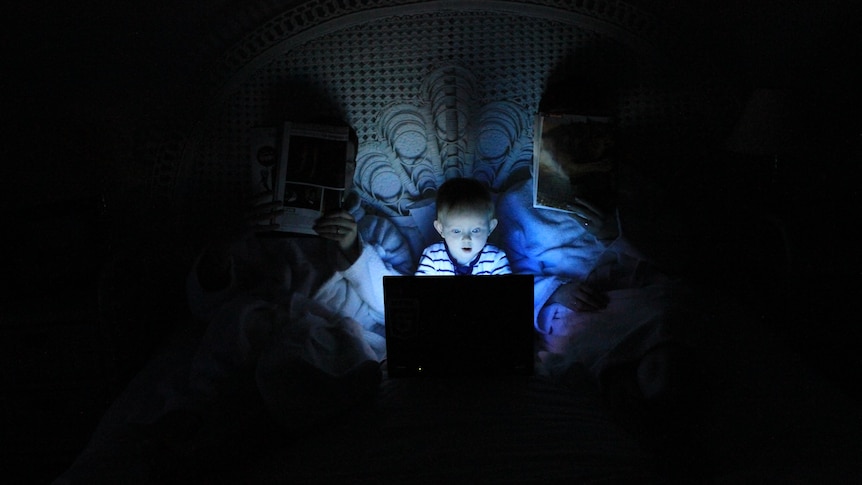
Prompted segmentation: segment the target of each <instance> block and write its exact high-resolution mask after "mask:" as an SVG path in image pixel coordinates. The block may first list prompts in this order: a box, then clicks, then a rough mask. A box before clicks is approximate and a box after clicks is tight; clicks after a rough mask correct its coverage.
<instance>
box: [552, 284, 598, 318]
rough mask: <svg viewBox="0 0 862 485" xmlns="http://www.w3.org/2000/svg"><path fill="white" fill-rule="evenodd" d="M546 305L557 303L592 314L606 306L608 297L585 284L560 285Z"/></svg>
mask: <svg viewBox="0 0 862 485" xmlns="http://www.w3.org/2000/svg"><path fill="white" fill-rule="evenodd" d="M548 303H559V304H561V305H564V306H566V307H568V308H571V309H572V310H576V311H579V312H594V311H597V310H602V309H604V308H607V306H608V295H607V294H605V293H604V292H601V291H598V290H595V289H593V288H592V287H590V286H588V285H586V284H580V285H571V284H570V285H562V286H560V287H559V288H557V290H556V291H555V292H554V293H553V294H552V295H551V298H550V299H549V300H548Z"/></svg>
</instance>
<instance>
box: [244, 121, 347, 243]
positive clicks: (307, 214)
mask: <svg viewBox="0 0 862 485" xmlns="http://www.w3.org/2000/svg"><path fill="white" fill-rule="evenodd" d="M251 137H252V139H251V145H252V151H253V157H254V158H253V165H254V170H253V176H254V179H253V183H254V184H255V190H256V193H261V192H264V193H266V192H271V193H272V200H273V201H274V202H280V203H281V204H282V205H283V208H284V212H283V213H282V214H280V215H277V216H273V217H272V218H271V219H270V221H269V225H270V226H272V228H273V230H274V231H276V232H282V233H292V234H306V235H315V234H316V233H315V232H314V230H313V229H312V227H313V226H314V222H315V221H316V220H317V219H318V218H320V216H322V215H323V214H324V213H326V212H329V211H332V210H336V209H338V208H340V207H341V202H342V199H343V197H344V192H345V190H346V189H347V187H348V186H349V184H348V180H347V177H348V176H352V174H351V173H349V172H348V170H347V166H348V163H352V161H353V159H354V158H355V155H356V147H355V144H354V142H353V141H352V140H351V137H350V128H349V127H348V126H335V125H324V124H310V123H295V122H285V123H284V124H283V126H282V127H281V129H280V130H279V129H278V128H256V129H254V130H252V134H251ZM270 147H272V149H270Z"/></svg>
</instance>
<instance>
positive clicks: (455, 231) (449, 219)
mask: <svg viewBox="0 0 862 485" xmlns="http://www.w3.org/2000/svg"><path fill="white" fill-rule="evenodd" d="M495 227H497V219H489V218H488V214H487V212H484V211H481V210H479V211H459V212H455V213H451V212H450V213H444V214H440V215H439V218H438V219H437V220H436V221H434V228H435V229H437V232H439V233H440V235H441V236H443V240H444V241H446V245H447V246H448V247H449V252H450V253H451V254H452V257H454V258H455V261H457V262H458V264H463V265H466V264H469V263H470V262H471V261H473V258H475V257H476V255H477V254H479V251H481V250H482V248H483V247H485V243H486V242H488V236H490V235H491V231H493V230H494V228H495Z"/></svg>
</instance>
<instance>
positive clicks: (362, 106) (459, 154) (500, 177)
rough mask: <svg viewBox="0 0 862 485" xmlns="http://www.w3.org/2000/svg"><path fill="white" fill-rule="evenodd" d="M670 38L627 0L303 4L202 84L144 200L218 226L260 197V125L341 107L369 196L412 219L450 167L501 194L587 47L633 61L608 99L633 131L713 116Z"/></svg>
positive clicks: (359, 179) (359, 178) (231, 53)
mask: <svg viewBox="0 0 862 485" xmlns="http://www.w3.org/2000/svg"><path fill="white" fill-rule="evenodd" d="M674 42H676V40H675V39H674V37H673V31H672V29H670V28H668V27H667V26H665V25H663V24H662V23H661V22H660V20H659V19H657V18H655V17H654V16H651V15H649V14H647V13H645V12H644V11H641V10H639V9H637V8H635V7H634V6H632V5H630V4H627V3H625V2H620V1H610V0H608V1H603V0H589V1H587V0H581V1H571V2H569V1H553V0H545V1H541V0H536V1H527V2H512V1H493V0H491V1H446V0H440V1H424V2H415V1H412V2H411V1H403V0H400V1H399V0H364V1H359V0H353V1H343V0H342V1H336V0H314V1H306V2H301V3H299V4H296V2H293V6H292V7H290V8H289V9H287V10H285V11H283V12H281V13H279V14H276V15H273V16H271V17H270V18H269V20H267V21H265V22H264V23H263V24H262V25H260V26H259V27H258V28H257V29H255V30H253V31H252V32H250V33H248V34H247V35H246V36H245V37H244V38H243V40H242V41H240V42H239V43H237V44H235V45H234V46H233V47H231V48H230V49H228V50H227V51H226V52H224V54H223V56H222V57H221V59H220V62H219V63H218V65H217V66H215V68H213V69H212V70H211V71H210V72H209V76H208V77H207V78H206V79H202V80H201V84H200V90H201V91H202V92H205V93H207V94H206V97H207V98H208V102H207V103H206V106H205V108H204V110H202V111H201V112H199V113H195V114H194V118H195V119H194V120H193V123H192V124H190V125H189V126H188V127H187V129H185V130H184V132H182V133H174V134H173V136H172V138H171V139H168V140H164V143H162V144H161V147H160V150H159V151H157V153H156V156H155V160H154V161H153V169H152V172H151V174H152V178H151V184H150V187H149V190H150V194H149V195H150V196H151V197H152V198H153V199H154V200H156V201H159V200H161V201H165V200H170V201H171V203H170V206H171V207H172V208H173V210H175V211H177V212H178V215H177V217H178V218H179V219H178V220H179V221H180V224H185V222H188V221H194V223H195V224H198V225H205V224H208V223H209V222H208V221H210V220H211V219H219V218H222V217H223V213H224V211H230V210H231V208H236V207H239V206H240V205H241V204H242V201H243V200H244V199H245V198H246V197H247V196H248V195H249V194H248V192H249V189H250V182H249V181H250V179H251V177H250V175H249V174H248V170H249V168H248V163H247V161H248V159H249V148H248V134H249V131H250V129H251V128H252V127H254V126H257V125H267V124H270V125H276V124H279V123H281V122H282V121H284V120H288V119H297V118H302V117H308V116H329V117H338V118H341V119H343V120H345V121H347V122H348V123H349V124H350V125H351V126H352V127H353V128H354V129H355V130H356V132H357V135H358V138H359V144H360V146H359V152H358V156H357V161H358V164H357V170H356V177H355V181H356V185H357V187H358V189H359V190H360V193H361V195H362V199H363V201H364V203H365V204H366V205H367V207H368V208H369V209H370V210H374V211H376V212H379V213H380V214H383V215H386V216H389V217H391V218H393V219H394V220H396V221H399V223H402V224H405V225H407V226H410V225H413V224H415V221H413V220H411V219H412V218H411V217H410V215H411V214H415V213H416V212H417V211H421V208H422V207H425V206H426V205H427V202H428V198H429V196H430V195H431V194H432V193H433V189H434V188H435V187H436V186H437V185H438V184H439V183H441V181H442V180H444V179H445V178H447V177H450V176H453V175H466V176H472V177H476V178H479V179H482V180H485V181H487V182H488V184H489V185H490V186H491V187H493V188H494V189H495V190H503V189H505V188H506V187H507V186H509V185H510V184H512V183H513V182H515V181H517V180H520V179H523V178H526V177H529V171H530V160H531V156H532V155H531V153H532V129H533V127H532V122H533V121H532V120H533V114H534V113H535V112H536V111H537V109H538V107H539V103H540V100H541V99H542V96H543V92H544V91H545V89H546V87H547V84H548V82H549V79H550V78H551V76H552V75H553V73H554V72H555V71H556V70H559V69H560V68H561V66H565V67H566V69H568V71H569V72H574V73H576V77H581V78H582V79H587V80H588V79H590V78H591V77H594V76H595V75H596V73H594V72H593V71H591V69H590V67H589V66H586V65H585V66H581V65H579V64H578V60H577V59H578V55H579V54H581V53H584V52H587V51H592V52H596V53H598V54H597V55H603V53H608V52H612V53H613V54H614V56H615V58H614V62H616V63H618V64H619V63H623V64H626V66H627V71H626V74H625V78H624V79H617V80H615V81H616V83H615V85H614V90H613V92H612V93H611V94H612V96H613V99H612V106H611V108H612V109H613V110H614V115H615V116H616V118H617V119H618V120H619V123H620V125H621V127H623V128H625V129H626V130H627V131H628V132H629V133H630V134H632V135H637V134H638V133H651V134H654V133H656V132H657V131H658V130H657V127H660V129H661V131H662V132H664V133H678V132H679V131H680V130H681V129H684V127H688V128H690V127H691V126H692V119H691V117H692V116H701V117H702V118H706V117H707V116H705V115H704V111H705V110H704V109H703V106H705V105H707V104H709V103H710V101H711V100H710V99H708V97H706V95H704V94H703V93H702V92H697V91H696V90H691V89H685V88H684V89H680V86H679V84H678V83H673V82H670V83H669V82H668V77H669V76H671V75H673V72H674V69H672V66H670V65H669V62H668V60H667V58H666V55H665V53H666V52H668V50H670V49H672V45H673V43H674ZM595 65H599V64H595ZM595 87H601V86H600V85H599V84H597V83H593V84H590V83H575V84H574V85H573V87H572V89H573V90H582V91H589V90H590V89H592V88H595ZM590 95H591V94H589V93H587V94H585V95H584V97H585V98H589V96H590ZM183 221H185V222H183Z"/></svg>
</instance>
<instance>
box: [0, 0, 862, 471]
mask: <svg viewBox="0 0 862 485" xmlns="http://www.w3.org/2000/svg"><path fill="white" fill-rule="evenodd" d="M288 3H290V2H277V1H271V2H265V1H260V2H240V1H232V0H215V1H209V2H205V1H202V0H192V1H182V2H179V1H167V0H156V1H152V2H141V1H139V0H130V1H125V2H109V1H100V0H89V1H78V2H59V1H56V0H35V1H31V2H17V3H16V4H13V5H6V6H4V7H2V9H3V10H4V14H3V18H4V19H5V23H6V27H5V28H4V29H3V36H4V39H3V46H4V47H3V49H4V51H5V52H4V65H5V66H4V67H5V69H4V75H3V77H2V93H3V96H2V99H3V106H2V113H3V118H4V121H5V123H4V128H3V133H4V140H6V141H5V142H4V143H3V144H2V145H3V146H2V152H0V153H2V154H3V161H2V163H3V172H2V173H3V175H2V182H3V183H2V185H0V192H2V199H0V200H2V207H0V210H2V214H3V221H2V223H3V225H4V228H3V230H2V234H3V240H4V242H5V244H4V247H6V248H7V252H6V258H5V259H7V263H6V266H7V270H4V272H3V273H4V275H5V277H4V288H3V296H2V299H3V300H2V301H3V309H2V315H0V331H2V332H3V336H2V337H0V339H1V340H2V341H3V344H2V345H3V347H2V350H3V351H4V357H3V358H4V359H5V360H4V361H3V376H4V381H3V383H2V384H3V386H4V389H3V392H2V404H3V407H4V409H3V411H4V413H3V414H4V424H5V426H6V427H7V429H8V430H10V431H9V432H8V433H7V430H4V431H3V435H4V439H3V442H4V444H3V447H4V449H3V450H2V451H3V458H4V459H8V460H10V461H12V462H16V463H17V464H18V466H20V467H22V468H21V469H28V470H31V471H32V470H39V471H37V472H36V474H37V475H38V476H39V477H37V478H36V480H35V483H39V482H42V481H44V479H45V477H48V478H50V477H53V476H56V474H58V473H59V472H60V471H61V470H62V469H63V468H64V467H66V466H68V464H69V463H70V462H71V460H72V459H73V458H74V456H75V454H76V453H77V452H78V451H79V450H80V447H82V446H83V445H84V443H85V442H86V439H87V437H88V435H89V433H90V432H92V427H93V426H94V424H95V423H96V421H97V420H98V417H99V415H100V414H101V412H103V410H104V408H105V406H106V405H107V403H108V402H110V400H111V398H112V397H113V396H115V395H116V393H117V392H118V391H119V389H121V387H122V384H123V383H124V382H125V380H126V379H128V377H129V376H130V375H131V374H132V373H133V372H134V370H135V369H136V368H137V366H139V365H140V364H141V362H142V359H143V358H144V357H145V355H146V353H147V351H148V350H149V349H150V348H152V345H154V344H155V342H156V341H157V340H158V339H159V337H160V333H161V332H162V331H163V330H164V328H163V327H155V328H154V329H152V331H142V332H141V333H138V334H133V335H131V336H126V338H127V340H128V341H127V342H126V343H125V345H126V346H125V347H124V348H125V349H134V350H136V351H137V352H138V354H135V353H134V352H132V353H131V354H129V355H127V357H128V358H126V359H122V358H120V357H118V356H117V355H114V354H111V352H116V349H115V348H114V347H111V345H112V342H111V341H110V338H107V337H106V335H108V334H109V333H110V332H106V329H105V328H104V324H103V323H100V311H101V310H100V308H99V300H98V296H99V294H98V291H97V287H98V285H99V281H100V275H102V274H103V273H104V261H105V259H106V258H107V257H108V255H110V254H111V252H112V251H114V250H115V249H116V248H115V247H114V245H115V243H116V241H117V240H118V239H123V238H134V237H136V235H137V234H138V233H137V231H138V230H140V229H141V228H139V227H136V224H135V220H134V218H135V217H138V216H139V214H138V213H136V212H135V211H134V210H128V208H127V207H126V206H124V205H122V204H115V203H114V200H116V194H112V193H111V191H112V189H111V187H116V186H120V187H123V190H124V191H125V197H124V199H123V200H125V201H128V200H134V199H135V195H136V194H140V198H141V200H143V199H144V198H145V196H146V187H145V183H146V181H147V178H148V177H149V176H150V173H149V171H148V167H146V166H135V165H134V164H132V165H129V164H123V163H118V155H117V154H118V153H122V147H123V145H124V144H125V143H131V142H133V140H134V137H135V134H136V133H138V132H140V131H141V130H151V129H163V130H170V129H171V128H173V127H182V126H183V124H184V123H186V122H188V121H189V119H190V118H193V117H194V113H195V112H196V110H197V109H198V108H199V107H200V105H201V103H203V102H204V101H203V100H202V99H200V97H199V90H197V89H196V87H197V85H198V82H199V80H200V77H201V76H202V75H203V73H204V72H205V71H206V69H207V68H208V66H209V65H210V63H212V62H214V61H215V60H217V59H218V56H219V54H220V53H221V52H222V49H223V48H225V47H227V46H228V45H230V44H231V43H232V42H233V41H236V40H237V39H238V38H240V36H241V34H242V33H243V32H244V31H245V30H248V29H251V28H253V27H255V26H257V25H259V24H260V23H261V22H262V20H263V19H265V18H266V15H267V14H268V12H269V11H271V10H275V9H277V7H278V6H279V5H281V6H283V5H285V4H288ZM632 3H634V4H636V5H638V6H641V7H642V8H644V9H646V10H649V11H654V12H656V14H657V15H659V16H661V17H662V18H665V19H667V21H668V23H669V24H670V25H672V26H674V28H675V29H676V30H677V31H678V32H679V37H680V38H681V39H684V41H683V42H680V43H679V44H678V45H677V46H676V47H675V50H674V51H673V52H670V55H671V58H672V60H673V61H674V62H675V63H676V64H677V65H678V66H680V67H681V68H684V69H685V70H686V71H687V72H689V73H690V75H691V76H692V77H693V78H697V79H701V80H706V81H707V83H709V84H711V85H719V86H723V87H726V88H728V89H729V90H731V91H734V92H737V93H739V95H740V99H743V100H744V99H745V97H746V93H749V92H751V91H753V90H754V89H756V88H787V89H790V90H791V91H792V93H793V95H794V99H796V100H797V102H798V103H799V104H798V105H799V106H800V111H799V113H800V114H804V116H800V118H802V119H804V120H805V123H804V124H802V125H800V126H801V130H800V135H799V138H800V140H799V141H800V145H801V147H800V148H799V150H798V151H797V152H795V153H793V154H789V155H787V156H786V157H784V158H783V159H782V172H781V174H780V175H781V178H780V180H779V181H778V184H774V183H771V182H768V181H766V180H764V179H763V178H762V177H761V178H759V176H750V177H749V176H747V175H746V174H744V173H743V174H740V173H739V171H738V170H737V169H738V163H740V162H739V160H730V161H728V160H727V159H726V157H725V154H722V153H719V152H718V151H716V150H712V151H711V152H710V153H705V152H706V150H704V151H703V152H704V153H703V155H704V157H705V158H708V159H714V160H716V163H715V164H712V165H709V169H708V170H709V172H710V174H709V177H710V178H709V181H710V183H709V184H706V186H704V185H703V184H702V182H703V169H702V165H693V167H692V168H691V170H689V171H688V172H686V171H685V170H683V175H682V176H681V178H680V179H678V180H676V183H677V185H676V186H675V188H674V190H675V192H674V193H675V195H677V196H679V197H680V205H681V206H685V207H686V208H687V209H688V211H689V212H685V211H681V217H686V218H690V220H691V221H692V231H693V232H697V234H698V235H699V237H700V238H702V239H704V240H708V239H710V238H712V237H713V236H715V237H725V239H729V240H730V241H731V242H730V243H729V244H732V240H733V238H726V236H727V235H728V234H732V233H734V232H735V231H739V230H740V229H739V226H738V225H737V223H738V222H739V221H740V220H746V219H747V212H748V210H749V209H751V208H752V207H760V206H762V207H765V208H767V209H768V210H770V211H771V212H773V213H775V214H778V215H779V216H780V217H781V220H782V221H784V223H785V224H787V227H789V228H791V229H792V231H791V232H792V235H793V244H794V251H795V255H796V256H797V259H796V263H797V264H796V270H795V272H794V274H793V276H792V280H790V281H786V282H783V283H782V284H784V283H786V284H787V286H788V288H786V289H787V292H788V293H787V294H782V298H781V299H778V300H769V301H768V303H769V304H768V305H763V306H762V309H763V311H764V314H765V317H764V318H765V319H768V320H769V322H768V323H769V324H770V325H771V326H772V327H773V328H775V329H776V331H777V332H778V334H779V335H780V336H781V338H784V339H786V340H787V341H788V342H789V343H790V344H791V345H793V346H794V347H795V348H797V349H798V351H799V352H800V353H801V354H802V355H803V356H804V357H805V358H806V359H808V360H809V361H810V362H811V363H812V364H813V365H814V366H815V367H816V368H817V369H818V370H819V371H820V372H821V373H822V375H823V376H824V378H825V379H829V380H833V381H835V382H837V383H839V384H840V385H842V386H843V387H844V388H845V389H846V390H847V391H848V392H849V393H851V394H853V395H855V396H858V395H859V387H858V384H856V382H858V378H859V369H860V368H862V363H861V362H860V358H859V357H858V356H857V355H860V354H859V353H858V352H857V350H856V349H857V347H858V344H859V343H860V338H859V333H858V330H856V329H855V325H854V324H853V322H854V321H856V320H858V316H856V315H854V313H852V312H855V311H857V308H855V307H854V305H853V303H854V302H855V300H856V299H858V297H859V296H860V292H859V289H860V287H859V283H860V278H862V277H860V268H862V265H860V258H859V254H858V252H859V250H858V239H857V238H856V236H855V232H857V231H858V228H859V227H858V226H859V220H860V218H859V216H860V211H859V205H860V204H859V192H858V185H859V179H858V176H857V173H858V171H859V165H860V155H862V123H860V116H859V110H858V108H859V106H860V103H859V100H860V94H859V91H858V86H859V85H860V81H862V79H860V78H859V77H860V76H859V74H858V73H857V71H858V66H859V65H860V61H862V59H860V52H862V49H860V47H862V45H860V38H859V37H860V36H859V33H858V25H859V22H858V20H859V19H858V16H856V15H855V12H854V8H853V7H854V2H852V1H850V0H841V1H815V0H810V1H789V0H785V1H779V0H768V1H763V0H759V1H758V0H754V1H747V0H727V1H722V2H715V1H708V0H695V1H689V2H671V1H657V0H653V1H647V0H641V1H636V2H632ZM677 4H678V5H677ZM692 152H693V153H696V152H697V150H692ZM754 163H757V164H762V163H763V162H762V160H759V159H758V160H756V161H755V162H754ZM767 165H768V162H767ZM689 182H690V183H689ZM728 194H733V200H732V201H730V202H728ZM693 202H696V203H693ZM126 203H127V202H126ZM132 206H134V204H132ZM134 209H135V210H143V211H145V210H146V207H144V208H140V207H134ZM129 219H132V220H129ZM706 220H708V221H709V224H706V223H704V222H703V221H706ZM767 241H768V239H767ZM767 244H768V243H767ZM9 248H11V249H9ZM716 266H718V265H716ZM703 269H704V270H705V271H709V272H720V270H723V271H725V272H726V273H727V274H721V277H722V280H723V284H724V285H726V286H727V287H728V288H730V289H733V288H734V287H735V286H739V281H740V280H745V279H748V275H746V274H745V272H744V271H745V269H744V268H718V267H712V268H703ZM735 270H740V271H741V272H738V273H734V271H735ZM765 284H769V282H766V283H765ZM748 296H749V297H750V296H751V295H750V294H748ZM788 296H789V298H784V297H788ZM755 300H756V298H755ZM172 303H173V302H151V304H152V305H153V306H159V305H170V304H172ZM108 336H109V335H108ZM135 342H138V343H139V344H138V345H135ZM114 343H115V342H114ZM106 349H114V350H112V351H111V352H108V351H107V350H106ZM106 352H107V354H106ZM13 429H14V431H11V430H13ZM7 437H11V439H7Z"/></svg>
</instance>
